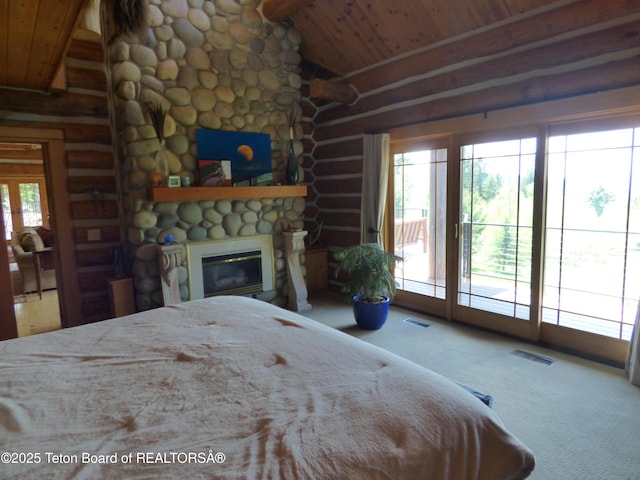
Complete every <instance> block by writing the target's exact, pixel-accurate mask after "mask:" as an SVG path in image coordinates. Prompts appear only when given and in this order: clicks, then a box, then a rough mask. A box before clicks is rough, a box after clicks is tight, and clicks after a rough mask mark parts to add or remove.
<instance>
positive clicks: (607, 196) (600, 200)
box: [587, 186, 616, 217]
mask: <svg viewBox="0 0 640 480" xmlns="http://www.w3.org/2000/svg"><path fill="white" fill-rule="evenodd" d="M615 198H616V196H615V195H614V194H613V193H609V192H607V191H606V190H605V189H604V187H603V186H600V187H599V188H596V189H595V190H594V191H592V192H591V193H590V194H589V198H588V199H587V200H589V203H590V204H591V206H592V207H593V209H594V210H595V211H596V215H597V216H598V217H599V216H601V215H602V212H604V208H605V207H606V206H607V205H608V204H609V202H612V201H614V200H615Z"/></svg>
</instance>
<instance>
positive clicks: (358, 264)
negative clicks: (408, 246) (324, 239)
mask: <svg viewBox="0 0 640 480" xmlns="http://www.w3.org/2000/svg"><path fill="white" fill-rule="evenodd" d="M335 258H336V260H338V261H339V263H338V266H337V267H336V270H335V276H336V278H337V277H338V275H339V274H340V273H341V272H345V273H347V275H348V278H347V280H346V282H345V284H344V285H343V286H342V288H341V292H342V293H344V294H345V295H346V296H347V297H348V298H349V299H350V298H351V297H353V296H355V295H364V296H365V297H370V298H376V297H381V296H387V297H389V298H393V296H394V295H395V293H396V283H395V280H394V278H393V275H392V274H391V270H392V269H393V267H394V266H395V264H396V263H397V262H400V261H402V258H401V257H398V256H397V255H394V254H393V253H389V252H386V251H384V250H383V249H382V248H380V246H379V245H378V244H376V243H365V244H362V245H353V246H351V247H347V248H345V249H343V250H340V251H339V252H338V253H336V254H335Z"/></svg>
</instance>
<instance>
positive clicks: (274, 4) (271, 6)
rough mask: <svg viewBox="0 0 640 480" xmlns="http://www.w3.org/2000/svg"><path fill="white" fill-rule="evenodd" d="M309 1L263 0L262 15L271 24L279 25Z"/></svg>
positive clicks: (309, 1)
mask: <svg viewBox="0 0 640 480" xmlns="http://www.w3.org/2000/svg"><path fill="white" fill-rule="evenodd" d="M309 3H311V0H265V1H264V2H263V3H262V14H263V15H264V16H265V18H266V19H267V20H269V21H270V22H273V23H281V22H283V21H284V20H286V19H287V18H288V17H290V16H291V15H293V14H294V13H296V12H297V11H298V10H300V9H301V8H303V7H305V6H307V5H308V4H309Z"/></svg>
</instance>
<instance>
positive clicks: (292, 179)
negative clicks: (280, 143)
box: [284, 140, 298, 185]
mask: <svg viewBox="0 0 640 480" xmlns="http://www.w3.org/2000/svg"><path fill="white" fill-rule="evenodd" d="M284 178H285V181H286V182H287V185H296V184H297V183H298V159H297V158H296V155H295V153H294V152H293V140H289V158H287V166H286V168H285V172H284Z"/></svg>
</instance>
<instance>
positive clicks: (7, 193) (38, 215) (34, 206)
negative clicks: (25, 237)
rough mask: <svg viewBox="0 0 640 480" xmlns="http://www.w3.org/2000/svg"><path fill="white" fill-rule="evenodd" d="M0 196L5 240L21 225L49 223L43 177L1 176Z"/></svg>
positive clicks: (18, 229) (19, 228)
mask: <svg viewBox="0 0 640 480" xmlns="http://www.w3.org/2000/svg"><path fill="white" fill-rule="evenodd" d="M0 197H1V198H2V216H3V219H4V226H5V232H4V238H5V240H6V241H7V242H10V241H11V232H17V231H20V230H21V229H22V228H23V227H28V226H41V225H44V226H48V225H49V212H48V208H47V195H46V191H45V181H44V177H42V178H40V177H34V178H1V179H0Z"/></svg>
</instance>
